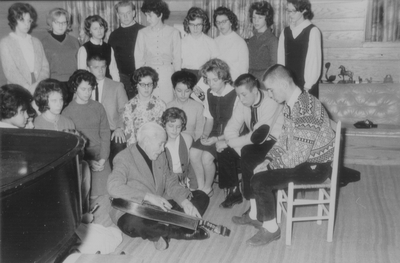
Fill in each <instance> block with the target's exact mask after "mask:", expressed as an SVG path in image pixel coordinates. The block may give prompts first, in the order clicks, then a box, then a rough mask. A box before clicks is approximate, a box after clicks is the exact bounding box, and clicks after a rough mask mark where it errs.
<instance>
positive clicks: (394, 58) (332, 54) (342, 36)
mask: <svg viewBox="0 0 400 263" xmlns="http://www.w3.org/2000/svg"><path fill="white" fill-rule="evenodd" d="M310 1H311V3H312V9H313V11H314V14H315V16H314V19H313V20H312V21H313V23H314V24H316V25H317V26H318V27H319V28H320V29H321V32H322V35H323V46H324V64H325V63H326V62H330V63H331V68H330V70H329V73H328V74H329V75H337V74H339V69H338V68H339V66H340V65H343V66H345V67H346V69H348V70H351V71H353V73H354V77H355V79H358V77H359V76H360V77H361V78H362V79H363V80H364V81H365V79H366V78H372V80H373V82H382V81H383V78H384V77H385V76H386V75H387V74H390V75H392V77H393V79H394V81H395V82H400V42H388V43H377V42H365V41H364V38H365V28H366V17H367V14H368V7H369V2H370V1H372V0H310ZM14 2H15V1H0V38H2V37H3V36H5V35H6V34H8V33H9V32H10V29H9V26H8V24H7V23H8V22H7V10H8V7H9V6H10V5H11V4H12V3H14ZM167 2H168V4H169V7H170V10H171V15H170V18H169V19H168V20H166V23H167V24H169V25H174V24H182V21H183V19H184V17H185V16H186V13H187V10H188V9H189V8H190V7H191V6H201V2H202V1H201V0H167ZM30 3H31V4H32V5H33V6H34V7H35V8H36V10H37V12H38V16H39V17H38V27H37V28H35V29H34V30H33V32H32V35H34V36H37V37H39V38H41V37H42V36H43V35H44V34H45V33H46V30H47V26H46V20H45V18H46V13H47V12H48V11H49V10H50V9H51V8H53V7H57V6H63V5H64V2H63V1H30ZM141 15H142V14H141ZM142 23H143V24H144V25H146V24H147V22H146V19H145V17H142ZM324 75H325V68H324V67H323V78H322V79H323V80H324V79H325V77H324ZM336 79H337V80H338V79H339V77H338V76H337V78H336ZM3 83H5V78H4V75H3V72H2V70H0V84H3Z"/></svg>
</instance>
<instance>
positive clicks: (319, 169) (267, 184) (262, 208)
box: [251, 162, 332, 222]
mask: <svg viewBox="0 0 400 263" xmlns="http://www.w3.org/2000/svg"><path fill="white" fill-rule="evenodd" d="M314 166H315V167H314ZM331 171H332V167H331V163H330V162H329V163H320V164H316V163H314V164H313V163H302V164H299V165H298V166H296V167H294V168H290V169H276V170H267V171H264V172H261V173H257V174H255V175H254V176H253V178H252V180H251V188H252V189H253V192H254V195H255V199H256V205H257V219H258V221H260V222H264V221H269V220H272V219H274V218H276V200H275V194H274V191H275V190H277V189H285V188H287V186H288V183H290V182H293V183H310V184H314V183H322V182H324V181H325V180H326V179H327V178H328V176H329V175H330V174H331Z"/></svg>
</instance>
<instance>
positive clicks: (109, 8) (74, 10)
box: [65, 0, 143, 44]
mask: <svg viewBox="0 0 400 263" xmlns="http://www.w3.org/2000/svg"><path fill="white" fill-rule="evenodd" d="M118 2H119V1H105V0H103V1H65V9H66V10H67V11H68V12H69V13H70V14H71V25H72V34H73V35H75V36H76V37H77V38H78V39H79V41H80V43H81V44H84V43H85V42H87V41H88V40H89V37H88V36H87V35H86V34H85V30H84V28H85V24H84V22H85V19H86V18H87V17H88V16H91V15H99V16H101V17H102V18H104V19H105V20H106V21H107V23H108V31H107V32H106V36H105V39H104V40H105V41H107V40H108V37H109V35H110V33H111V32H112V31H113V30H114V29H116V28H118V26H119V23H118V17H117V14H116V12H115V10H114V5H115V4H116V3H118ZM132 2H133V3H134V4H135V6H136V18H135V19H136V21H137V22H138V23H140V22H141V21H140V20H141V16H140V12H138V8H139V10H140V7H141V6H142V2H143V1H138V0H136V1H132Z"/></svg>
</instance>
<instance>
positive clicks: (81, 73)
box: [68, 69, 97, 92]
mask: <svg viewBox="0 0 400 263" xmlns="http://www.w3.org/2000/svg"><path fill="white" fill-rule="evenodd" d="M82 81H87V82H88V83H89V85H90V86H91V87H92V88H94V87H95V86H96V85H97V81H96V77H95V76H94V75H93V74H92V73H91V72H89V71H87V70H84V69H78V70H76V71H75V72H74V73H73V74H72V76H71V77H70V78H69V80H68V87H69V89H70V90H72V91H73V92H76V90H77V88H78V87H79V85H80V84H81V83H82Z"/></svg>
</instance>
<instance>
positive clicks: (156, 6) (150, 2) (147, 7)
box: [140, 0, 171, 22]
mask: <svg viewBox="0 0 400 263" xmlns="http://www.w3.org/2000/svg"><path fill="white" fill-rule="evenodd" d="M140 10H141V11H142V12H143V13H144V14H146V13H150V12H153V13H154V14H156V15H157V16H158V17H159V16H160V15H162V17H161V21H163V22H164V20H166V19H168V17H169V14H170V13H171V12H170V11H169V8H168V4H167V3H166V2H164V1H162V0H145V1H143V5H142V8H141V9H140Z"/></svg>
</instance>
